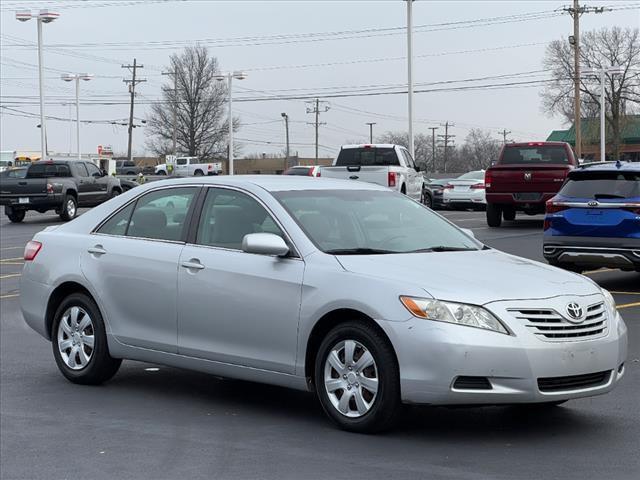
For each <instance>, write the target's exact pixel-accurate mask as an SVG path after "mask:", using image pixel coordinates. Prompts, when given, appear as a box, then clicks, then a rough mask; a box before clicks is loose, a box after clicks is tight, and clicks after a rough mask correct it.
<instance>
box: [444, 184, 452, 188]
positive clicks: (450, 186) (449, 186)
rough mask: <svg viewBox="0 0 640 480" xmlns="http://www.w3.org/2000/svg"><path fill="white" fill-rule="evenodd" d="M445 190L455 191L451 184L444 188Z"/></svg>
mask: <svg viewBox="0 0 640 480" xmlns="http://www.w3.org/2000/svg"><path fill="white" fill-rule="evenodd" d="M444 189H445V190H453V185H451V184H450V183H447V184H446V185H445V186H444Z"/></svg>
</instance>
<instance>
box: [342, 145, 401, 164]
mask: <svg viewBox="0 0 640 480" xmlns="http://www.w3.org/2000/svg"><path fill="white" fill-rule="evenodd" d="M356 165H361V166H394V165H400V161H399V160H398V155H396V151H395V149H394V148H388V147H382V148H378V147H362V148H343V149H342V150H340V153H339V154H338V158H337V159H336V163H335V166H336V167H345V166H356Z"/></svg>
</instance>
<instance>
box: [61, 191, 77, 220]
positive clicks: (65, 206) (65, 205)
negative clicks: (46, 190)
mask: <svg viewBox="0 0 640 480" xmlns="http://www.w3.org/2000/svg"><path fill="white" fill-rule="evenodd" d="M77 214H78V200H77V199H76V197H74V196H73V195H65V196H64V201H63V202H62V207H60V218H61V219H62V220H64V221H65V222H68V221H69V220H73V219H74V218H76V215H77Z"/></svg>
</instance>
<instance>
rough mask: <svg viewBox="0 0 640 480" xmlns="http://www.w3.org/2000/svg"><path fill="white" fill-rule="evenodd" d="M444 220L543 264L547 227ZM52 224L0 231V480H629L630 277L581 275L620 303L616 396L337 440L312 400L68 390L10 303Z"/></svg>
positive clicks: (148, 384)
mask: <svg viewBox="0 0 640 480" xmlns="http://www.w3.org/2000/svg"><path fill="white" fill-rule="evenodd" d="M445 215H446V216H447V217H448V218H450V219H451V220H452V221H453V222H454V223H456V224H458V225H459V226H461V227H464V228H470V229H472V230H473V231H474V233H475V235H476V236H477V238H479V239H480V240H482V241H483V242H485V243H486V244H488V245H490V246H492V247H495V248H498V249H500V250H504V251H506V252H509V253H513V254H517V255H521V256H524V257H527V258H531V259H534V260H539V261H542V260H543V259H542V254H541V229H542V220H541V217H527V218H523V219H521V220H520V219H519V220H518V221H517V222H506V224H505V226H504V227H503V228H500V229H489V228H488V227H486V223H485V220H484V212H445ZM57 222H58V217H56V216H54V215H40V214H29V215H28V216H27V218H26V219H25V221H24V223H23V224H9V223H8V220H7V219H6V217H4V216H2V217H1V220H0V234H1V236H0V366H1V368H0V414H1V419H0V458H1V463H0V477H1V478H3V479H17V478H24V479H36V478H43V479H63V478H87V479H94V478H96V479H98V478H109V479H112V478H127V479H129V478H130V479H138V478H140V479H143V478H145V479H146V478H149V479H164V478H167V479H169V478H178V477H179V478H184V479H188V478H224V479H227V478H237V479H248V478H259V479H271V478H273V479H276V478H277V479H283V478H284V479H289V478H290V479H302V478H304V479H315V478H318V479H327V478H331V479H340V478H351V479H359V478H366V479H368V480H371V479H377V478H394V479H404V478H415V479H424V478H429V479H434V478H455V479H464V478H469V479H479V478H486V479H496V478H504V479H529V478H535V479H540V478H542V479H546V478H562V479H573V478H576V479H577V478H580V479H585V478H609V479H627V478H629V479H630V478H637V474H638V471H639V470H640V457H639V456H638V444H639V443H640V433H639V432H640V408H638V403H639V402H638V398H640V360H639V359H640V274H638V273H625V272H621V271H617V270H599V271H594V272H587V275H589V276H590V277H591V278H592V279H593V280H595V281H596V282H598V283H599V284H600V285H602V286H603V287H606V288H608V289H609V290H611V291H612V292H613V293H614V296H615V298H616V301H617V303H618V306H619V308H620V312H621V313H622V314H623V316H624V318H625V320H626V322H627V326H628V328H629V357H628V360H627V363H626V365H627V370H626V375H625V377H624V378H623V380H622V382H621V384H620V385H619V387H618V388H617V389H616V390H615V391H613V392H612V393H610V394H608V395H605V396H601V397H594V398H590V399H583V400H574V401H570V402H568V403H566V404H564V405H563V406H561V407H558V408H555V409H547V410H544V409H535V408H524V407H519V408H517V407H483V408H456V409H450V408H442V407H439V408H434V407H411V408H407V409H406V411H405V412H404V414H403V417H402V420H401V422H400V425H399V426H398V428H397V429H395V430H394V431H392V432H390V433H388V434H383V435H376V436H365V435H357V434H350V433H345V432H342V431H339V430H337V429H335V428H334V427H333V426H332V425H331V424H330V423H329V422H328V421H327V420H326V419H325V416H324V414H323V413H322V411H321V408H320V406H319V405H318V403H317V402H316V400H315V397H314V396H313V395H312V394H306V393H302V392H297V391H291V390H286V389H283V388H278V387H272V386H267V385H260V384H253V383H248V382H241V381H235V380H224V379H220V378H216V377H211V376H207V375H204V374H200V373H193V372H187V371H182V370H178V369H174V368H166V367H162V366H159V367H158V366H155V365H149V364H143V363H138V362H125V363H124V364H123V366H122V368H121V369H120V371H119V373H118V374H117V375H116V377H115V378H114V379H113V380H112V381H110V382H109V383H108V384H105V385H103V386H100V387H86V386H79V385H73V384H71V383H69V382H67V381H66V380H65V379H64V378H63V377H62V375H61V374H60V373H59V372H58V370H57V368H56V366H55V363H54V361H53V357H52V354H51V345H50V344H49V343H48V342H46V341H45V340H44V339H42V338H41V337H40V336H39V335H37V334H36V333H35V332H33V331H32V330H31V329H30V328H28V327H27V326H26V325H25V324H24V322H23V320H22V317H21V314H20V311H19V303H18V300H19V295H20V292H19V279H20V271H21V268H22V250H23V247H24V245H25V243H26V242H27V241H28V240H29V239H31V237H32V235H33V234H34V233H36V232H37V231H39V230H41V229H43V228H45V227H46V226H48V225H52V224H55V223H57ZM490 275H491V272H487V276H490Z"/></svg>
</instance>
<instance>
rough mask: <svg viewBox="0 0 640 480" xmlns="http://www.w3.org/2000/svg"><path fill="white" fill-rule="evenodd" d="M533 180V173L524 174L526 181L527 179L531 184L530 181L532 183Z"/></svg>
mask: <svg viewBox="0 0 640 480" xmlns="http://www.w3.org/2000/svg"><path fill="white" fill-rule="evenodd" d="M531 178H532V175H531V172H524V179H525V180H526V181H527V182H530V181H531Z"/></svg>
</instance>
